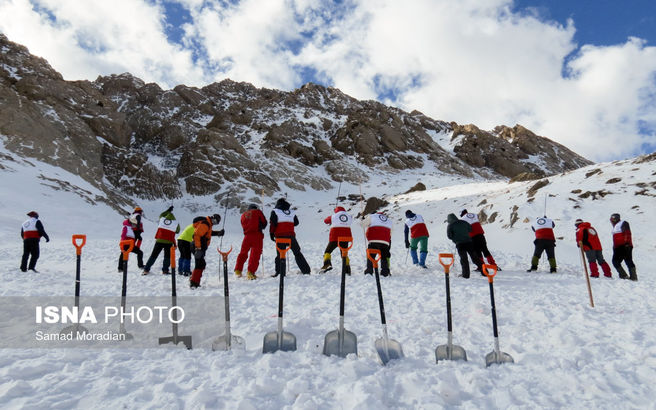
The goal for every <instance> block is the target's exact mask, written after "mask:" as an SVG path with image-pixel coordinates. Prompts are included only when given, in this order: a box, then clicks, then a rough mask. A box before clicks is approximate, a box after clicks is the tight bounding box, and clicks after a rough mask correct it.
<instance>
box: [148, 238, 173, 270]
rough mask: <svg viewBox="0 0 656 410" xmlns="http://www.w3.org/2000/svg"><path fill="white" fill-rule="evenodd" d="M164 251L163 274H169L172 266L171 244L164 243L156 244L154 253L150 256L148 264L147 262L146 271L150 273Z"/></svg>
mask: <svg viewBox="0 0 656 410" xmlns="http://www.w3.org/2000/svg"><path fill="white" fill-rule="evenodd" d="M162 250H163V251H164V261H163V263H162V272H168V271H169V265H170V264H171V244H170V243H162V242H155V246H154V247H153V251H152V252H151V254H150V258H148V262H146V266H144V270H146V271H150V268H151V267H152V266H153V264H154V263H155V261H156V260H157V258H158V257H159V254H160V252H162Z"/></svg>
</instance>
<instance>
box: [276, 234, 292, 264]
mask: <svg viewBox="0 0 656 410" xmlns="http://www.w3.org/2000/svg"><path fill="white" fill-rule="evenodd" d="M283 243H286V244H287V245H288V246H287V247H286V248H281V247H280V246H278V245H279V244H283ZM291 247H292V240H291V238H276V249H277V250H278V253H279V254H280V258H281V259H285V255H287V251H288V250H289V249H290V248H291Z"/></svg>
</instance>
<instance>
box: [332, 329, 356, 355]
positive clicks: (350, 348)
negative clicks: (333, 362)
mask: <svg viewBox="0 0 656 410" xmlns="http://www.w3.org/2000/svg"><path fill="white" fill-rule="evenodd" d="M339 333H340V331H339V329H337V330H333V331H332V332H328V333H327V334H326V337H325V338H324V341H323V354H325V355H326V356H332V355H335V356H339V357H346V356H348V355H349V354H351V353H355V355H356V356H357V354H358V337H357V336H356V335H355V333H353V332H350V331H348V330H346V329H343V334H342V337H341V342H340V334H339Z"/></svg>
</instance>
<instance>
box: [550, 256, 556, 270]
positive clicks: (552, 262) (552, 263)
mask: <svg viewBox="0 0 656 410" xmlns="http://www.w3.org/2000/svg"><path fill="white" fill-rule="evenodd" d="M549 272H550V273H556V258H549Z"/></svg>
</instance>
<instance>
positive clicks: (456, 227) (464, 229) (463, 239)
mask: <svg viewBox="0 0 656 410" xmlns="http://www.w3.org/2000/svg"><path fill="white" fill-rule="evenodd" d="M446 220H447V222H448V223H449V225H448V226H447V227H446V236H447V237H448V238H449V239H451V240H452V241H453V243H455V244H456V249H457V250H458V256H460V266H461V267H462V274H461V275H460V276H462V277H463V278H465V279H467V278H469V261H468V260H467V255H468V254H469V257H470V258H471V260H472V261H473V262H474V264H476V267H477V268H478V270H480V271H481V275H483V276H485V274H484V273H482V269H483V258H482V256H481V254H480V253H479V252H477V251H476V247H475V246H474V242H472V240H471V237H470V236H469V232H471V229H472V228H471V225H469V223H468V222H466V221H463V220H461V219H458V217H457V216H456V215H455V214H449V216H447V219H446Z"/></svg>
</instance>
